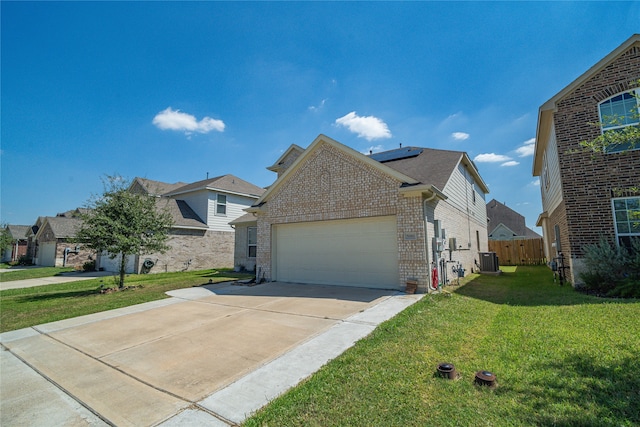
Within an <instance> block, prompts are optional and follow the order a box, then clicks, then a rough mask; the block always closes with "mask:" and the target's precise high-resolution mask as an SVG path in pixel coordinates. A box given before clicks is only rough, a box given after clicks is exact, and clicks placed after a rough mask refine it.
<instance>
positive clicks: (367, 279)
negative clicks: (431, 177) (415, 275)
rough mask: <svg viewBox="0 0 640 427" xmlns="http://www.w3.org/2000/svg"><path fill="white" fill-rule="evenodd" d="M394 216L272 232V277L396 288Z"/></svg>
mask: <svg viewBox="0 0 640 427" xmlns="http://www.w3.org/2000/svg"><path fill="white" fill-rule="evenodd" d="M397 239H398V235H397V232H396V218H395V217H376V218H366V219H352V220H339V221H318V222H306V223H296V224H282V225H278V226H276V227H275V236H274V239H273V241H274V246H275V247H274V250H273V252H272V253H273V254H275V260H274V267H275V269H274V278H275V280H279V281H282V282H295V283H315V284H332V285H348V286H363V287H375V288H384V289H390V288H397V287H398V240H397Z"/></svg>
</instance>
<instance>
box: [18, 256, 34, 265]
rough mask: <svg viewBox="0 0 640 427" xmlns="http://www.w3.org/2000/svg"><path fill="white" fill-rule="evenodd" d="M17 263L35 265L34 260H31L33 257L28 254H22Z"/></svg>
mask: <svg viewBox="0 0 640 427" xmlns="http://www.w3.org/2000/svg"><path fill="white" fill-rule="evenodd" d="M16 265H33V261H32V260H31V257H29V256H27V255H21V256H20V258H18V261H17V262H16Z"/></svg>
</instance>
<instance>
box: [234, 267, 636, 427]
mask: <svg viewBox="0 0 640 427" xmlns="http://www.w3.org/2000/svg"><path fill="white" fill-rule="evenodd" d="M638 319H640V301H638V300H610V299H600V298H595V297H592V296H588V295H583V294H580V293H577V292H575V291H574V290H573V289H572V288H571V287H569V286H564V287H560V286H558V285H557V284H554V282H553V279H552V275H551V273H550V271H549V270H548V269H547V268H546V267H544V266H543V267H518V268H517V269H515V271H513V272H511V273H505V274H503V275H501V276H484V275H483V276H480V277H475V278H473V280H471V281H470V282H468V283H467V284H466V285H464V286H461V287H459V288H457V289H455V291H454V292H453V293H451V294H439V295H427V296H425V297H424V298H423V299H422V300H421V301H420V302H418V303H416V304H414V305H413V306H411V307H409V308H408V309H407V310H405V311H403V312H402V313H400V314H399V315H398V316H396V317H394V318H393V319H391V320H389V321H387V322H385V323H383V324H381V325H380V326H379V327H378V328H377V329H376V330H375V331H374V332H373V333H372V334H370V335H369V336H368V337H366V338H364V339H362V340H361V341H359V342H358V343H357V344H356V345H355V346H354V347H352V348H351V349H349V350H348V351H346V352H345V353H344V354H342V355H341V356H339V357H338V358H336V359H334V360H333V361H331V362H329V363H328V364H327V365H325V366H324V367H323V368H322V369H321V370H320V371H318V372H317V373H316V374H315V375H313V376H312V377H310V378H309V379H308V380H306V381H305V382H303V383H302V384H300V385H299V386H298V387H295V388H294V389H292V390H290V391H289V392H288V393H286V394H285V395H283V396H281V397H280V398H278V399H276V400H274V401H273V402H272V403H271V404H270V405H268V406H267V407H265V408H264V409H263V410H261V411H259V412H258V413H257V414H256V415H255V416H253V417H252V418H250V419H248V420H247V421H246V422H245V424H244V425H246V426H281V425H287V426H303V425H304V426H363V425H367V426H369V425H379V426H382V425H384V426H483V425H486V426H558V425H559V426H611V425H616V426H636V425H640V394H639V393H640V392H639V391H640V376H639V375H638V372H640V358H638V357H637V356H638V354H639V352H640V333H638V332H639V330H640V327H639V326H638ZM442 362H449V363H453V364H454V365H455V367H456V370H457V371H458V372H459V373H460V374H461V378H460V379H459V380H457V381H451V380H446V379H443V378H439V377H438V376H437V375H435V373H436V368H437V365H438V364H439V363H442ZM479 370H489V371H491V372H493V373H495V374H496V377H497V382H498V386H497V387H496V388H495V389H489V388H486V387H478V386H476V385H474V383H473V379H474V376H475V373H476V372H477V371H479Z"/></svg>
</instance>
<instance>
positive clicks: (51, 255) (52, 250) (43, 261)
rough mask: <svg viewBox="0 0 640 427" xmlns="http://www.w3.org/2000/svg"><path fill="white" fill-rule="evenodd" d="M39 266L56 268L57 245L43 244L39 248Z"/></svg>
mask: <svg viewBox="0 0 640 427" xmlns="http://www.w3.org/2000/svg"><path fill="white" fill-rule="evenodd" d="M38 265H41V266H43V267H55V265H56V244H55V243H54V242H52V243H41V244H40V245H39V246H38Z"/></svg>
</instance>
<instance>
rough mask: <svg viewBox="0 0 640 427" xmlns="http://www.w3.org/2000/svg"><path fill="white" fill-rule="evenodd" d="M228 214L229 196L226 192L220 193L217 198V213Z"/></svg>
mask: <svg viewBox="0 0 640 427" xmlns="http://www.w3.org/2000/svg"><path fill="white" fill-rule="evenodd" d="M226 214H227V196H225V195H224V194H218V197H217V200H216V215H226Z"/></svg>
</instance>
